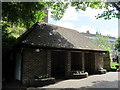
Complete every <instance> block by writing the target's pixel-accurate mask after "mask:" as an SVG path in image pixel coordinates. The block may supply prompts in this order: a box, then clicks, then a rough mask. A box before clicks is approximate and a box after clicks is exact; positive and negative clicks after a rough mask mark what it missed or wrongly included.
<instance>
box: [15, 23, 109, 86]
mask: <svg viewBox="0 0 120 90" xmlns="http://www.w3.org/2000/svg"><path fill="white" fill-rule="evenodd" d="M15 53H16V69H15V79H17V80H20V81H21V82H22V84H24V85H30V84H32V83H33V80H34V77H35V76H39V75H46V74H48V75H49V76H52V77H55V78H62V77H65V78H69V77H70V74H71V72H72V71H75V70H79V71H84V72H88V73H89V74H93V73H97V71H98V69H100V68H105V69H107V70H109V69H110V59H109V52H108V51H106V50H104V49H102V48H100V47H98V46H96V45H95V44H94V43H92V42H91V40H90V39H88V38H86V37H84V36H83V35H82V34H80V33H79V32H77V31H75V30H72V29H68V28H63V27H59V26H55V25H51V24H47V23H36V24H35V25H33V27H31V28H30V29H29V30H27V31H26V32H25V33H24V34H22V35H21V36H20V37H19V38H18V41H17V45H16V52H15Z"/></svg>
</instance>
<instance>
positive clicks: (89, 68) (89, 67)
mask: <svg viewBox="0 0 120 90" xmlns="http://www.w3.org/2000/svg"><path fill="white" fill-rule="evenodd" d="M94 69H95V55H94V54H93V53H85V71H86V72H88V73H89V74H93V73H94Z"/></svg>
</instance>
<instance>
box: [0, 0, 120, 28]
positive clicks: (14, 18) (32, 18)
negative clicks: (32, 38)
mask: <svg viewBox="0 0 120 90" xmlns="http://www.w3.org/2000/svg"><path fill="white" fill-rule="evenodd" d="M69 6H72V7H75V9H76V10H84V11H85V10H86V8H87V7H90V8H94V9H102V8H104V9H105V11H104V12H103V13H102V14H98V16H97V17H96V18H104V19H111V18H120V13H119V12H120V2H81V1H80V2H79V1H78V2H69V1H68V0H65V1H64V2H59V1H57V2H3V3H2V17H3V18H2V20H3V21H6V22H9V23H11V24H17V25H20V26H26V27H27V28H29V27H30V26H31V25H32V24H33V23H36V22H37V21H43V20H42V19H43V18H44V17H45V13H44V11H43V9H44V8H51V9H52V12H51V13H52V15H51V16H52V18H53V19H55V20H60V19H61V18H62V17H63V15H64V13H65V10H66V9H67V8H68V7H69Z"/></svg>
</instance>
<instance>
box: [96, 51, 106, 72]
mask: <svg viewBox="0 0 120 90" xmlns="http://www.w3.org/2000/svg"><path fill="white" fill-rule="evenodd" d="M94 54H95V72H97V70H98V69H99V68H100V67H102V68H103V65H104V62H103V55H102V53H100V52H95V53H94Z"/></svg>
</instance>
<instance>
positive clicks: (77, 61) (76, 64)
mask: <svg viewBox="0 0 120 90" xmlns="http://www.w3.org/2000/svg"><path fill="white" fill-rule="evenodd" d="M71 70H72V71H73V70H80V71H81V70H82V54H81V53H80V52H71Z"/></svg>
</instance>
